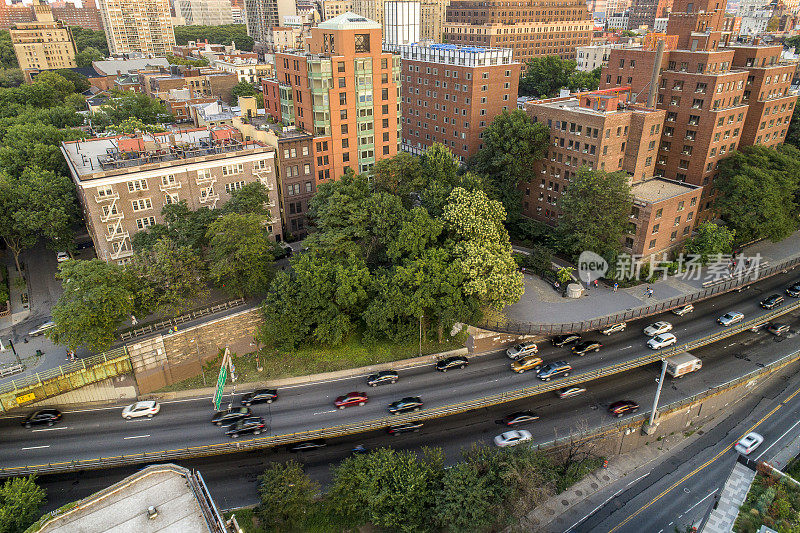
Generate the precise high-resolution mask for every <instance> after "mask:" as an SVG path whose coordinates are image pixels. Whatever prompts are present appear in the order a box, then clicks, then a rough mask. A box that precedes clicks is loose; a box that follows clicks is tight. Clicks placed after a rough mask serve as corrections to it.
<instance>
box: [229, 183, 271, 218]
mask: <svg viewBox="0 0 800 533" xmlns="http://www.w3.org/2000/svg"><path fill="white" fill-rule="evenodd" d="M269 202H270V198H269V191H268V190H267V187H266V186H265V185H264V184H263V183H261V182H260V181H254V182H252V183H248V184H247V185H245V186H244V187H242V188H241V189H238V190H236V191H233V194H232V195H231V199H230V200H228V201H227V202H225V205H224V206H222V212H223V213H239V214H240V215H244V214H247V213H255V214H258V215H264V216H269V214H270V211H269Z"/></svg>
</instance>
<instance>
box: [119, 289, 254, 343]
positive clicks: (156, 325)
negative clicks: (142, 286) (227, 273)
mask: <svg viewBox="0 0 800 533" xmlns="http://www.w3.org/2000/svg"><path fill="white" fill-rule="evenodd" d="M246 302H247V300H245V299H244V298H237V299H235V300H226V301H223V302H217V303H214V304H212V305H209V306H207V307H203V308H201V309H195V310H194V311H190V312H188V313H184V314H182V315H180V316H176V317H175V318H167V319H164V320H158V321H154V322H149V323H146V324H141V325H137V326H134V327H131V328H128V329H126V330H124V331H122V332H121V333H120V334H119V338H120V339H122V340H123V341H129V340H131V339H135V338H137V337H141V336H143V335H147V334H148V333H153V332H156V331H159V330H163V329H170V328H173V327H176V326H179V325H181V324H185V323H186V322H191V321H192V320H195V319H198V318H202V317H204V316H207V315H211V314H214V313H218V312H220V311H224V310H226V309H232V308H234V307H239V306H242V305H244V304H245V303H246Z"/></svg>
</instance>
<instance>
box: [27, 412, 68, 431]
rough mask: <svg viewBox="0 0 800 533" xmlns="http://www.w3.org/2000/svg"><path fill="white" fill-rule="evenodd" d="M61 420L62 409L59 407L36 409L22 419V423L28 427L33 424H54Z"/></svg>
mask: <svg viewBox="0 0 800 533" xmlns="http://www.w3.org/2000/svg"><path fill="white" fill-rule="evenodd" d="M60 420H61V411H59V410H58V409H39V410H38V411H34V412H32V413H31V414H29V415H28V416H26V417H25V418H24V419H23V420H22V425H23V426H25V427H26V428H29V427H32V426H42V425H44V426H52V425H53V424H55V423H56V422H58V421H60Z"/></svg>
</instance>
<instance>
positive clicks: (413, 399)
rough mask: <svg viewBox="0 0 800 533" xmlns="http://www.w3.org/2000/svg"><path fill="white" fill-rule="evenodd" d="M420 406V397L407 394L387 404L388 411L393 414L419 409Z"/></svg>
mask: <svg viewBox="0 0 800 533" xmlns="http://www.w3.org/2000/svg"><path fill="white" fill-rule="evenodd" d="M420 408H422V398H420V397H419V396H407V397H405V398H403V399H402V400H397V401H396V402H392V403H390V404H389V412H390V413H392V414H393V415H394V414H397V413H407V412H409V411H419V410H420Z"/></svg>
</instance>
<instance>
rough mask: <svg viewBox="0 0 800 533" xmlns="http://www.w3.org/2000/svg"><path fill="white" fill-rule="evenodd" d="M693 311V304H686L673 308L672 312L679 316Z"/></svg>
mask: <svg viewBox="0 0 800 533" xmlns="http://www.w3.org/2000/svg"><path fill="white" fill-rule="evenodd" d="M692 311H694V306H693V305H692V304H686V305H682V306H680V307H676V308H675V309H673V310H672V314H673V315H677V316H683V315H687V314H689V313H691V312H692Z"/></svg>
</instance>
